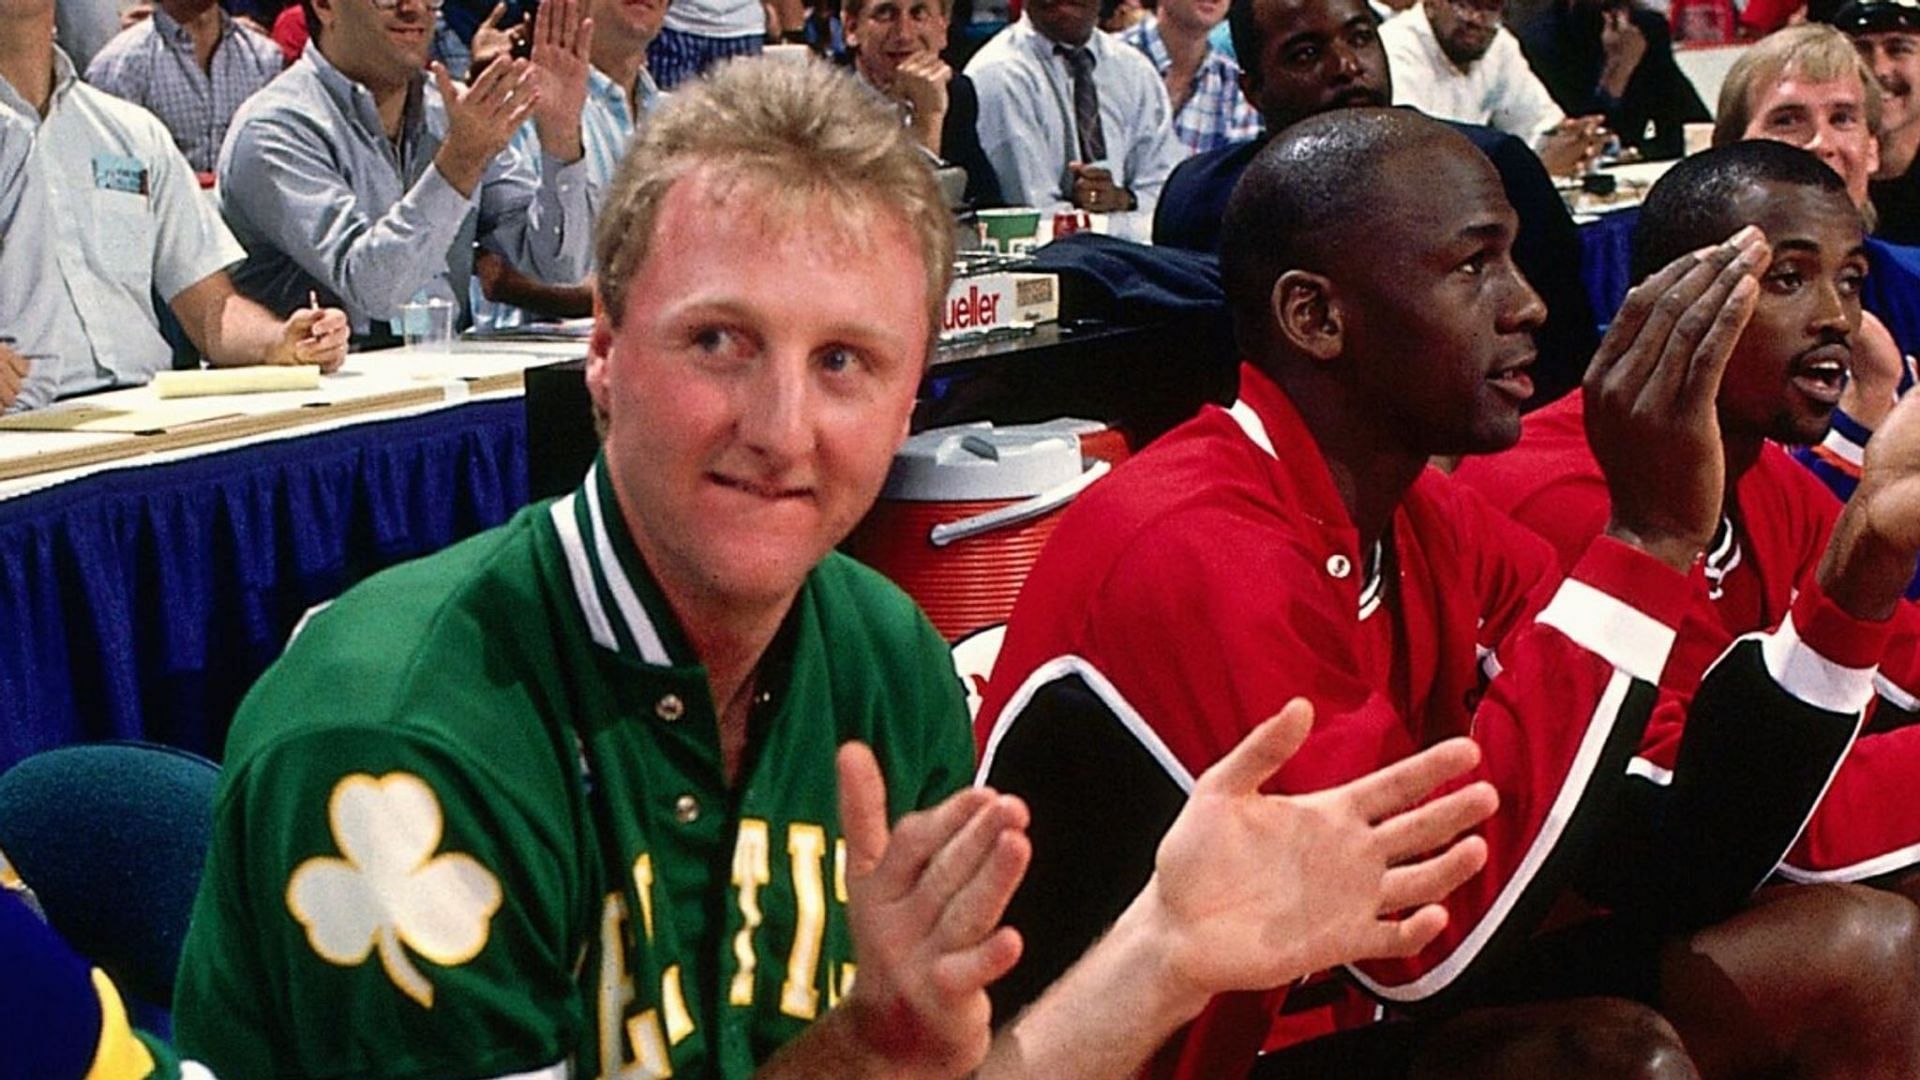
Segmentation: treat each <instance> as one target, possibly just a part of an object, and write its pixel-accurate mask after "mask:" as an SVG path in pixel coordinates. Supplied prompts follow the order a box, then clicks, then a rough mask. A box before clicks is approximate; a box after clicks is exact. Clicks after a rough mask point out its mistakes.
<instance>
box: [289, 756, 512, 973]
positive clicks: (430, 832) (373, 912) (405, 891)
mask: <svg viewBox="0 0 1920 1080" xmlns="http://www.w3.org/2000/svg"><path fill="white" fill-rule="evenodd" d="M327 821H328V824H329V825H330V826H331V827H332V829H333V842H334V843H335V844H336V845H337V846H338V847H339V848H340V853H341V854H342V855H344V856H346V857H345V858H343V859H334V858H326V857H316V858H312V859H308V860H307V861H306V862H303V863H301V864H300V865H299V867H297V868H296V869H295V870H294V872H293V876H292V877H291V878H289V879H288V880H287V908H288V910H290V911H292V912H293V917H294V918H296V919H299V920H300V924H301V925H302V926H305V927H306V928H307V941H308V942H309V943H311V944H312V945H313V951H314V952H317V953H319V954H320V956H321V957H322V958H323V959H325V960H327V961H328V962H329V963H334V964H338V965H340V966H341V967H355V966H358V965H359V964H361V963H362V962H364V961H365V960H366V958H367V953H368V952H370V951H372V950H373V949H374V948H375V947H376V946H378V948H379V952H380V965H381V966H382V967H384V968H386V970H387V977H388V978H390V979H392V980H393V984H394V985H395V986H398V987H399V988H400V989H401V991H402V992H403V993H405V994H406V995H407V996H408V997H410V998H412V999H413V1000H415V1001H417V1002H419V1003H420V1005H421V1006H422V1007H423V1008H429V1009H430V1008H432V1007H433V984H431V983H429V982H428V981H427V979H426V976H424V975H422V974H420V971H419V969H418V968H416V967H414V966H413V961H412V960H410V959H409V958H408V957H407V952H406V949H403V948H401V945H402V944H404V945H406V946H407V948H410V949H412V950H413V951H414V952H417V953H419V954H420V955H421V956H424V957H426V958H427V959H428V960H431V961H433V962H434V963H436V964H439V965H441V966H443V967H447V966H452V965H456V964H464V963H466V962H467V961H469V960H471V959H473V958H474V957H476V956H478V955H480V950H481V949H482V948H485V947H486V944H487V927H488V924H489V923H490V922H491V921H492V919H493V913H494V912H496V911H498V910H500V882H499V881H498V880H497V879H495V878H494V876H493V875H492V874H490V873H488V872H487V869H486V868H485V867H483V866H481V865H480V864H479V862H477V861H475V859H474V858H473V857H472V856H470V855H464V854H448V855H435V854H434V850H435V849H436V848H438V847H439V846H440V832H441V827H442V819H441V813H440V800H439V799H437V798H435V796H434V794H433V789H432V788H430V787H428V786H427V785H426V784H425V783H424V782H423V781H422V780H421V779H420V778H419V777H417V776H414V775H413V774H411V773H403V772H395V773H388V774H387V775H385V776H382V777H380V778H379V779H377V780H376V779H374V778H373V777H371V776H368V775H367V774H365V773H354V774H353V775H351V776H348V777H346V778H345V779H343V780H341V781H340V782H339V783H338V784H336V785H334V789H333V795H332V797H331V798H329V799H328V800H327Z"/></svg>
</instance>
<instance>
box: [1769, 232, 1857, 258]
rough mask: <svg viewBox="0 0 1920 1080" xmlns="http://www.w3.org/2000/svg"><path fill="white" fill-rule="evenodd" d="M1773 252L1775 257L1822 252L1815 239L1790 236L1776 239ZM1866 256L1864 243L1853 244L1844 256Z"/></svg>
mask: <svg viewBox="0 0 1920 1080" xmlns="http://www.w3.org/2000/svg"><path fill="white" fill-rule="evenodd" d="M1773 253H1774V257H1775V258H1779V257H1780V256H1781V255H1802V254H1805V255H1818V254H1819V253H1820V245H1819V243H1818V242H1816V241H1813V240H1806V239H1802V238H1799V237H1789V238H1788V239H1785V240H1776V241H1774V242H1773ZM1866 257H1867V245H1866V244H1864V243H1859V244H1855V245H1853V246H1852V247H1850V248H1848V249H1847V251H1846V254H1845V255H1843V256H1842V258H1847V259H1864V258H1866Z"/></svg>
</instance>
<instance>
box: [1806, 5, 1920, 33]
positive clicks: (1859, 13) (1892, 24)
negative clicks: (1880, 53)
mask: <svg viewBox="0 0 1920 1080" xmlns="http://www.w3.org/2000/svg"><path fill="white" fill-rule="evenodd" d="M1827 21H1828V22H1831V23H1832V24H1833V25H1834V26H1835V27H1836V28H1837V29H1839V30H1840V31H1842V32H1843V33H1848V34H1878V33H1884V32H1886V31H1889V30H1911V31H1920V0H1847V2H1846V3H1844V4H1841V5H1840V7H1839V9H1838V10H1836V11H1835V12H1834V13H1833V17H1832V18H1831V19H1829V20H1827Z"/></svg>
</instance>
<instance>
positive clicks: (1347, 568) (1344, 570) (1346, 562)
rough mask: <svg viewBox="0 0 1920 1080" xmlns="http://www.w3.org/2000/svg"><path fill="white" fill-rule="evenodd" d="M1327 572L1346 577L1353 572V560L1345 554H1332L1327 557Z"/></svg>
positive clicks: (1338, 576)
mask: <svg viewBox="0 0 1920 1080" xmlns="http://www.w3.org/2000/svg"><path fill="white" fill-rule="evenodd" d="M1327 573H1329V574H1332V575H1333V576H1334V577H1336V578H1342V579H1344V578H1345V577H1346V576H1347V575H1348V574H1351V573H1353V560H1352V559H1349V558H1347V557H1346V556H1345V555H1334V556H1331V557H1329V558H1328V559H1327Z"/></svg>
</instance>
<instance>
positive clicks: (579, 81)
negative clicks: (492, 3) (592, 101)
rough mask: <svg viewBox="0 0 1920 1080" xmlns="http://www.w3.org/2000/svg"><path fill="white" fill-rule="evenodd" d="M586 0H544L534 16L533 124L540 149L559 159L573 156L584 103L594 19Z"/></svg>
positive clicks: (577, 148)
mask: <svg viewBox="0 0 1920 1080" xmlns="http://www.w3.org/2000/svg"><path fill="white" fill-rule="evenodd" d="M585 13H586V3H585V0H546V3H543V4H541V5H540V9H539V12H538V13H537V14H536V15H535V16H534V19H533V70H534V77H535V79H536V83H537V85H538V87H539V101H538V103H537V104H535V106H534V110H533V123H534V128H535V130H537V131H538V132H539V133H540V148H541V149H542V150H544V151H545V152H547V153H549V154H552V155H553V156H554V157H557V158H559V159H560V160H561V161H568V162H571V161H578V160H580V155H581V154H582V153H584V150H583V149H582V148H581V143H580V110H581V109H583V108H585V107H586V104H587V70H588V67H589V65H588V63H587V56H588V55H589V50H591V49H592V47H593V20H592V19H587V18H583V17H582V16H583V15H584V14H585Z"/></svg>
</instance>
